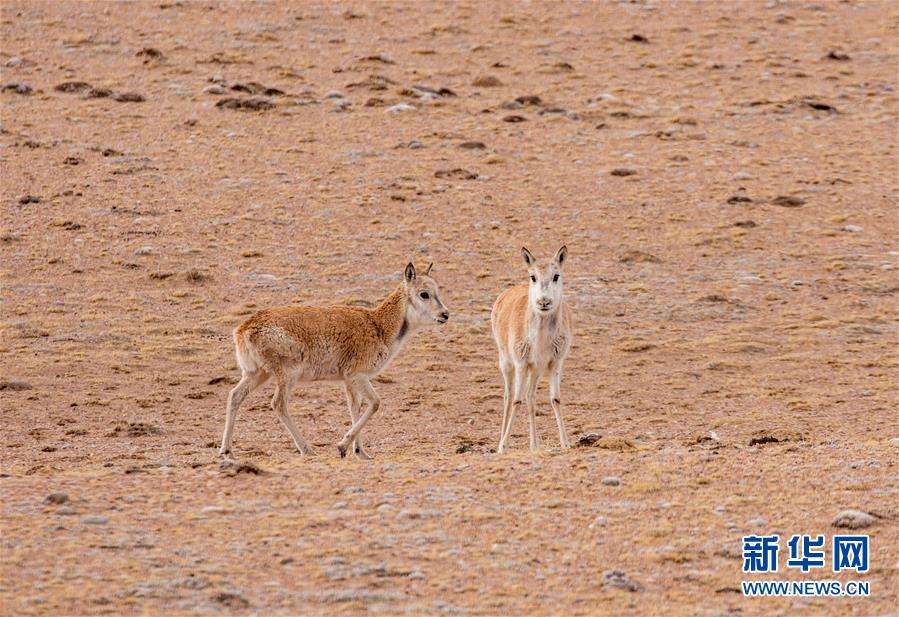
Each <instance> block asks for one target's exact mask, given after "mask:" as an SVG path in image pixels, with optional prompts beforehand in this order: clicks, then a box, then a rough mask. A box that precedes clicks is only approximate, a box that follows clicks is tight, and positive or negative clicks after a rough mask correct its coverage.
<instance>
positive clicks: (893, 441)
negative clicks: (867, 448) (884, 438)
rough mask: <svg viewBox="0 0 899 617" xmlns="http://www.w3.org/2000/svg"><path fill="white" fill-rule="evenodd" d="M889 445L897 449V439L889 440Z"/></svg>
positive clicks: (898, 446) (898, 441)
mask: <svg viewBox="0 0 899 617" xmlns="http://www.w3.org/2000/svg"><path fill="white" fill-rule="evenodd" d="M890 445H891V446H895V447H897V448H899V437H893V438H892V439H890Z"/></svg>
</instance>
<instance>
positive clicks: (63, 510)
mask: <svg viewBox="0 0 899 617" xmlns="http://www.w3.org/2000/svg"><path fill="white" fill-rule="evenodd" d="M56 513H57V514H58V515H60V516H71V515H73V514H75V508H73V507H72V506H61V507H59V508H57V509H56Z"/></svg>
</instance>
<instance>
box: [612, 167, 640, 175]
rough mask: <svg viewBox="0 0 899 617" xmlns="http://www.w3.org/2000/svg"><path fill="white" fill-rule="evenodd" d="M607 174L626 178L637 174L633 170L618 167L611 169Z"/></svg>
mask: <svg viewBox="0 0 899 617" xmlns="http://www.w3.org/2000/svg"><path fill="white" fill-rule="evenodd" d="M609 173H610V174H611V175H613V176H618V177H626V176H633V175H635V174H636V173H637V172H636V171H634V170H633V169H627V168H626V167H618V168H616V169H613V170H612V171H610V172H609Z"/></svg>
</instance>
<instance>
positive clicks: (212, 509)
mask: <svg viewBox="0 0 899 617" xmlns="http://www.w3.org/2000/svg"><path fill="white" fill-rule="evenodd" d="M227 511H228V510H226V509H225V508H222V507H220V506H206V507H205V508H203V509H202V510H200V512H202V513H203V514H224V513H225V512H227Z"/></svg>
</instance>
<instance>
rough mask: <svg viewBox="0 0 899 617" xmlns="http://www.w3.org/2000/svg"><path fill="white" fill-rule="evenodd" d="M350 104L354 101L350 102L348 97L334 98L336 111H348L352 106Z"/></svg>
mask: <svg viewBox="0 0 899 617" xmlns="http://www.w3.org/2000/svg"><path fill="white" fill-rule="evenodd" d="M350 105H352V103H350V102H349V101H348V100H347V99H334V107H335V108H336V110H335V111H346V110H347V109H349V108H350Z"/></svg>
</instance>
